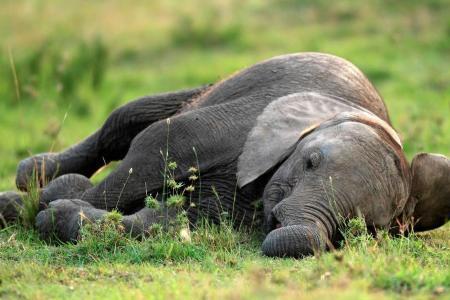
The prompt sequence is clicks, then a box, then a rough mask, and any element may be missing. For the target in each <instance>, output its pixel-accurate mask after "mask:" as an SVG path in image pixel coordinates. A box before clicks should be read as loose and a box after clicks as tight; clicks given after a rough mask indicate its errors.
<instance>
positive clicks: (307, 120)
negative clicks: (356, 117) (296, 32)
mask: <svg viewBox="0 0 450 300" xmlns="http://www.w3.org/2000/svg"><path fill="white" fill-rule="evenodd" d="M343 111H348V112H352V111H355V112H361V111H365V112H367V111H366V110H364V109H363V108H361V107H359V106H356V105H354V104H352V103H349V102H347V101H345V100H343V99H335V98H331V97H329V96H325V95H321V94H318V93H314V92H305V93H296V94H290V95H288V96H284V97H281V98H278V99H277V100H275V101H273V102H272V103H270V104H269V105H268V106H267V107H266V108H265V109H264V111H263V112H262V114H261V115H260V116H258V118H257V121H256V125H255V127H253V128H252V130H251V131H250V133H249V135H248V137H247V140H246V142H245V145H244V148H243V151H242V153H241V155H240V156H239V160H238V171H237V180H238V186H239V187H241V188H242V187H243V186H245V185H247V184H249V183H250V182H253V181H254V180H256V179H257V178H258V177H260V176H261V175H263V174H264V173H266V172H267V171H268V170H270V169H271V168H273V167H274V166H275V165H277V164H278V163H279V162H281V161H282V160H283V159H284V158H286V157H287V156H288V155H289V154H290V153H291V152H292V151H293V150H294V148H295V145H296V144H297V142H298V140H299V139H300V138H301V137H302V136H304V135H306V134H308V133H309V132H311V131H313V130H314V128H316V127H317V126H319V125H320V123H321V122H323V121H325V120H327V119H330V118H332V117H333V116H335V115H336V114H338V113H340V112H343Z"/></svg>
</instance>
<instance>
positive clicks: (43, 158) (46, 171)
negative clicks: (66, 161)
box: [16, 153, 59, 192]
mask: <svg viewBox="0 0 450 300" xmlns="http://www.w3.org/2000/svg"><path fill="white" fill-rule="evenodd" d="M56 157H57V154H56V153H42V154H38V155H34V156H31V157H28V158H26V159H24V160H22V161H21V162H20V163H19V165H18V166H17V176H16V186H17V188H18V189H19V190H21V191H24V192H26V191H29V190H30V189H31V188H32V187H34V186H36V187H38V188H41V187H43V186H45V185H46V184H47V183H48V182H50V181H51V180H52V179H53V178H55V177H56V175H57V173H58V169H59V164H58V162H57V160H56Z"/></svg>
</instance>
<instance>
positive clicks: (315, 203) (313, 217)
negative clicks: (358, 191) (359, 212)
mask: <svg viewBox="0 0 450 300" xmlns="http://www.w3.org/2000/svg"><path fill="white" fill-rule="evenodd" d="M302 196H303V197H302ZM333 202H334V201H333ZM344 203H345V204H344ZM350 208H351V205H348V203H347V202H342V201H340V202H335V203H330V201H327V200H326V199H323V198H322V197H320V196H311V194H309V195H308V197H304V195H302V194H301V193H295V192H294V193H293V195H291V196H290V197H288V198H285V199H283V200H282V201H280V202H279V203H278V204H277V205H275V207H273V209H272V210H271V212H270V214H269V215H268V216H266V217H267V223H268V227H270V228H271V229H273V230H272V231H270V232H269V234H268V235H267V237H266V239H265V240H264V242H263V245H262V251H263V253H264V254H265V255H267V256H279V257H283V256H290V257H304V256H307V255H313V254H315V253H317V252H320V251H322V250H325V249H327V248H329V247H332V241H334V240H335V239H336V238H337V236H338V234H339V233H338V226H339V220H340V218H339V216H345V215H348V213H349V212H350V211H351V210H350ZM345 211H346V212H347V213H345V214H344V212H345Z"/></svg>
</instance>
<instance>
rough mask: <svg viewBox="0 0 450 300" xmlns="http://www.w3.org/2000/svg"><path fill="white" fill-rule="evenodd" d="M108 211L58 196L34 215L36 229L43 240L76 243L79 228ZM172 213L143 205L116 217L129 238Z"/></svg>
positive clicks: (95, 220)
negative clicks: (57, 198) (127, 213)
mask: <svg viewBox="0 0 450 300" xmlns="http://www.w3.org/2000/svg"><path fill="white" fill-rule="evenodd" d="M107 214H108V211H106V210H101V209H97V208H94V207H93V206H92V205H91V204H89V203H87V202H85V201H82V200H78V199H71V200H68V199H62V200H56V201H53V202H50V204H49V207H48V208H47V209H45V210H43V211H41V212H40V213H39V214H38V215H37V217H36V228H37V230H38V232H39V234H40V236H41V237H42V238H43V239H45V240H50V239H57V240H59V241H62V242H76V241H77V240H78V238H79V232H80V228H81V226H82V225H83V224H86V223H88V222H97V221H100V220H102V219H103V218H105V216H106V215H107ZM174 216H175V212H174V211H173V210H169V211H168V212H167V213H166V211H165V210H164V209H162V210H154V209H150V208H146V207H145V208H143V209H141V210H139V211H138V212H136V213H134V214H131V215H126V216H123V217H122V219H121V220H120V222H121V224H122V226H123V228H124V232H125V233H127V234H129V235H130V236H132V237H140V236H143V235H145V234H146V233H147V232H148V229H149V227H150V226H151V225H153V224H161V225H163V224H165V223H166V222H164V221H165V220H167V217H169V218H174Z"/></svg>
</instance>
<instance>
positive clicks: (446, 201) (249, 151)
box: [0, 52, 450, 258]
mask: <svg viewBox="0 0 450 300" xmlns="http://www.w3.org/2000/svg"><path fill="white" fill-rule="evenodd" d="M164 153H166V154H167V156H164V155H162V154H164ZM168 158H170V160H171V161H175V162H177V166H178V167H177V168H176V170H174V174H173V176H174V178H175V179H176V181H178V182H182V183H185V184H188V183H189V178H190V175H191V173H190V172H189V171H188V170H189V168H191V167H192V166H194V167H195V168H197V169H198V175H199V176H198V177H199V179H200V180H198V181H197V182H196V184H195V192H194V196H193V197H192V198H193V201H194V204H195V205H190V206H189V209H186V211H187V217H188V219H189V221H190V222H191V223H195V222H196V221H198V220H199V219H200V218H203V217H206V218H207V219H208V220H210V221H212V222H218V221H220V218H221V215H222V214H223V212H227V213H229V214H232V215H233V218H232V219H233V222H234V223H235V225H236V226H238V225H239V224H244V225H250V224H254V223H253V222H255V220H256V221H257V222H256V224H261V226H259V227H258V228H262V229H263V230H264V231H265V232H266V236H265V239H264V240H263V243H262V253H263V254H264V255H267V256H271V257H298V258H301V257H304V256H308V255H313V254H314V253H316V252H317V251H326V250H328V249H330V248H331V247H333V245H336V243H337V242H339V240H340V239H341V238H342V235H341V230H342V228H343V226H344V224H345V222H346V220H349V219H350V218H354V217H358V216H360V217H363V218H364V220H365V222H366V224H367V226H368V227H369V228H375V229H376V228H382V229H386V230H390V231H391V232H393V233H399V232H404V230H402V228H403V227H404V226H405V224H406V226H407V228H410V230H414V231H416V232H420V231H425V230H431V229H434V228H437V227H439V226H442V225H443V224H445V223H446V222H447V221H448V219H449V217H450V159H449V158H447V157H446V156H444V155H438V154H430V153H419V154H417V155H416V156H415V157H414V159H413V160H412V163H411V164H409V163H408V161H407V159H406V157H405V154H404V151H403V145H402V141H401V139H400V137H399V135H398V133H397V132H396V131H395V130H394V128H393V126H392V124H391V121H390V117H389V115H388V112H387V108H386V105H385V103H384V101H383V99H382V98H381V96H380V95H379V93H378V92H377V91H376V89H375V88H374V86H373V85H372V84H371V83H370V81H369V80H368V79H367V78H366V76H365V75H364V74H363V73H362V72H361V71H360V70H359V69H358V68H357V67H356V66H354V65H353V64H352V63H350V62H348V61H347V60H345V59H343V58H339V57H336V56H334V55H330V54H324V53H312V52H306V53H295V54H287V55H281V56H277V57H273V58H270V59H268V60H265V61H262V62H260V63H257V64H255V65H253V66H250V67H248V68H246V69H244V70H242V71H240V72H238V73H235V74H234V75H232V76H230V77H228V78H226V79H223V80H221V81H219V82H217V83H215V84H208V85H204V86H200V87H197V88H193V89H187V90H181V91H176V92H170V93H163V94H158V95H153V96H145V97H142V98H139V99H137V100H134V101H131V102H129V103H127V104H125V105H123V106H122V107H119V108H118V109H116V110H115V111H114V112H112V114H111V115H110V116H109V117H108V118H107V120H106V121H105V123H104V125H103V126H102V127H101V128H100V129H98V130H97V131H95V132H94V133H93V134H92V135H90V136H89V137H87V138H86V139H84V140H83V141H81V142H79V143H78V144H76V145H74V146H72V147H70V148H68V149H66V150H64V151H62V152H59V153H43V154H38V155H35V156H32V157H29V158H26V159H24V160H22V161H21V162H20V163H19V165H18V168H17V177H16V185H17V188H18V189H19V190H20V191H17V192H6V193H3V194H0V212H2V214H3V219H6V221H7V222H8V221H11V220H13V219H14V218H16V217H17V214H18V209H17V207H18V206H20V204H21V196H22V193H24V192H27V190H28V189H29V186H30V182H31V180H32V179H31V178H32V177H33V174H34V175H35V176H36V177H37V178H38V179H39V185H40V187H39V188H40V189H39V197H40V200H39V201H40V202H39V203H40V204H39V210H40V211H39V213H38V214H37V216H36V224H35V225H36V228H37V230H38V232H39V233H40V234H41V236H42V237H43V238H44V239H46V238H49V237H50V236H51V235H53V236H57V237H58V238H59V239H60V240H62V241H76V240H77V237H78V234H79V230H80V226H81V223H82V222H81V216H83V218H88V219H90V220H100V219H101V218H103V216H104V215H105V214H106V213H107V212H108V211H111V210H112V209H117V210H118V211H120V212H121V213H122V214H123V215H124V217H123V220H122V222H123V225H124V228H125V230H126V231H127V232H129V233H130V234H132V235H134V236H139V235H142V234H145V232H146V228H148V227H149V226H151V225H152V224H156V223H160V222H163V220H165V219H167V218H171V217H173V214H172V213H169V214H163V213H161V212H160V211H158V210H156V209H153V208H149V207H147V206H146V205H145V203H144V199H145V198H146V197H147V196H148V195H156V196H155V197H156V198H157V200H158V201H162V200H163V198H161V195H164V189H165V184H167V182H166V177H165V176H163V175H162V172H163V170H165V168H167V159H168ZM112 161H121V162H120V163H119V164H118V166H117V167H116V168H115V169H114V170H113V171H112V172H111V173H110V174H109V175H108V176H106V178H105V179H104V180H102V181H101V182H99V183H98V184H95V185H94V184H92V183H91V181H90V179H89V177H91V176H92V175H93V174H94V173H95V172H96V171H97V170H98V169H100V168H101V167H102V166H104V165H105V164H108V163H109V162H112ZM257 201H260V202H261V203H262V207H261V208H260V207H259V206H258V205H255V203H256V202H257ZM11 203H13V204H14V205H12V204H11ZM185 205H187V204H185ZM258 222H259V223H258ZM402 226H403V227H402ZM403 229H404V228H403Z"/></svg>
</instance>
